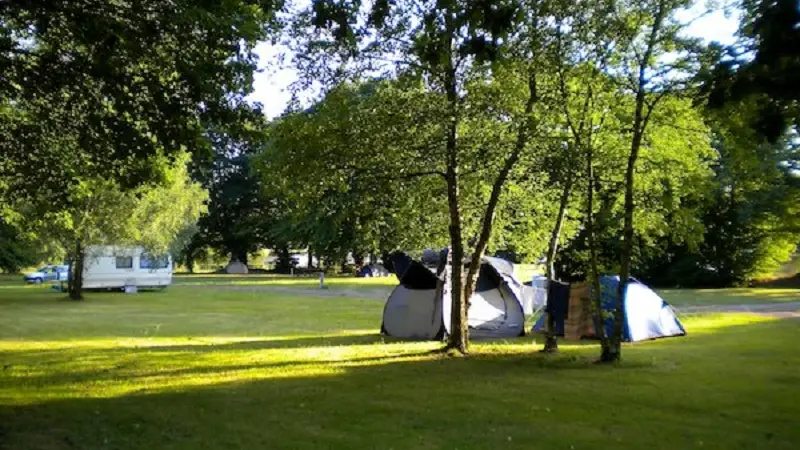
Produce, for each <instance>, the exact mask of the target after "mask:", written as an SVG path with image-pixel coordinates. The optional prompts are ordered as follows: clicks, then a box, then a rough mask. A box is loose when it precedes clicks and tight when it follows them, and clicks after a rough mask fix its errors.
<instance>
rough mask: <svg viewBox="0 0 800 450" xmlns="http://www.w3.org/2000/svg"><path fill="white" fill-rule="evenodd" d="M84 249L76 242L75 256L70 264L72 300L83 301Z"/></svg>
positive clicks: (79, 242) (70, 293) (70, 296)
mask: <svg viewBox="0 0 800 450" xmlns="http://www.w3.org/2000/svg"><path fill="white" fill-rule="evenodd" d="M84 257H85V255H84V249H83V247H82V246H81V241H80V239H78V240H77V241H75V254H74V255H73V257H72V262H71V263H70V278H69V284H68V289H67V290H68V291H69V298H70V299H71V300H83V265H84Z"/></svg>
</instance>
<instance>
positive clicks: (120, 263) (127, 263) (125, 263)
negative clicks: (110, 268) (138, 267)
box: [117, 256, 133, 269]
mask: <svg viewBox="0 0 800 450" xmlns="http://www.w3.org/2000/svg"><path fill="white" fill-rule="evenodd" d="M117 269H133V257H132V256H117Z"/></svg>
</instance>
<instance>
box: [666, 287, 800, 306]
mask: <svg viewBox="0 0 800 450" xmlns="http://www.w3.org/2000/svg"><path fill="white" fill-rule="evenodd" d="M658 293H659V294H661V296H662V297H663V298H664V300H666V301H667V302H669V303H670V304H673V305H678V306H695V305H697V306H703V305H745V304H758V303H784V302H800V289H781V288H731V289H659V290H658Z"/></svg>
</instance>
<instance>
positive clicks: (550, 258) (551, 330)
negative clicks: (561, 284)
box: [542, 171, 572, 352]
mask: <svg viewBox="0 0 800 450" xmlns="http://www.w3.org/2000/svg"><path fill="white" fill-rule="evenodd" d="M571 192H572V172H571V171H570V172H569V173H568V174H567V179H566V180H565V181H564V189H563V190H562V191H561V198H560V199H559V202H558V215H556V223H555V225H553V232H552V233H551V234H550V243H549V245H548V246H547V269H546V272H547V285H548V288H547V291H548V294H549V292H550V287H549V286H550V285H551V284H552V283H554V282H555V280H556V274H555V259H556V253H557V252H558V238H559V237H560V236H561V228H562V226H563V224H564V216H565V215H566V213H567V205H568V204H569V197H570V194H571ZM550 300H551V299H550V298H549V296H548V298H547V301H548V302H550ZM542 351H543V352H557V351H558V338H557V337H556V321H555V317H554V316H553V315H552V314H547V320H546V322H545V341H544V349H542Z"/></svg>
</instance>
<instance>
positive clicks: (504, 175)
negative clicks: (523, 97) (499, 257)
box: [464, 72, 538, 302]
mask: <svg viewBox="0 0 800 450" xmlns="http://www.w3.org/2000/svg"><path fill="white" fill-rule="evenodd" d="M528 92H529V94H528V101H527V103H526V104H525V120H524V121H523V123H522V124H521V125H520V127H519V129H518V130H517V141H516V144H515V145H514V148H513V149H512V150H511V154H510V155H509V156H508V158H506V161H505V163H503V167H502V168H501V169H500V173H498V174H497V178H495V180H494V184H493V185H492V192H491V194H490V195H489V202H488V203H487V204H486V210H485V211H484V215H483V220H482V221H481V230H480V234H479V235H478V239H477V242H476V244H475V251H474V252H473V253H472V258H471V259H470V263H469V270H468V272H467V284H466V286H465V292H464V296H465V297H466V298H467V302H469V299H470V298H471V297H472V293H473V292H474V291H475V284H476V283H477V281H478V274H479V273H480V267H481V259H482V258H483V254H484V253H485V252H486V247H487V246H488V245H489V238H490V237H491V235H492V226H493V225H494V216H495V210H496V209H497V204H498V203H499V201H500V194H501V193H502V191H503V185H504V184H505V182H506V180H507V179H508V175H509V174H510V173H511V169H513V168H514V165H516V164H517V161H519V157H520V154H521V153H522V152H523V150H525V146H526V145H528V139H529V137H530V134H531V128H533V122H532V120H533V119H532V115H531V114H532V113H533V105H534V104H535V103H536V101H537V100H538V95H537V90H536V73H535V72H531V73H530V74H529V77H528Z"/></svg>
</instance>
